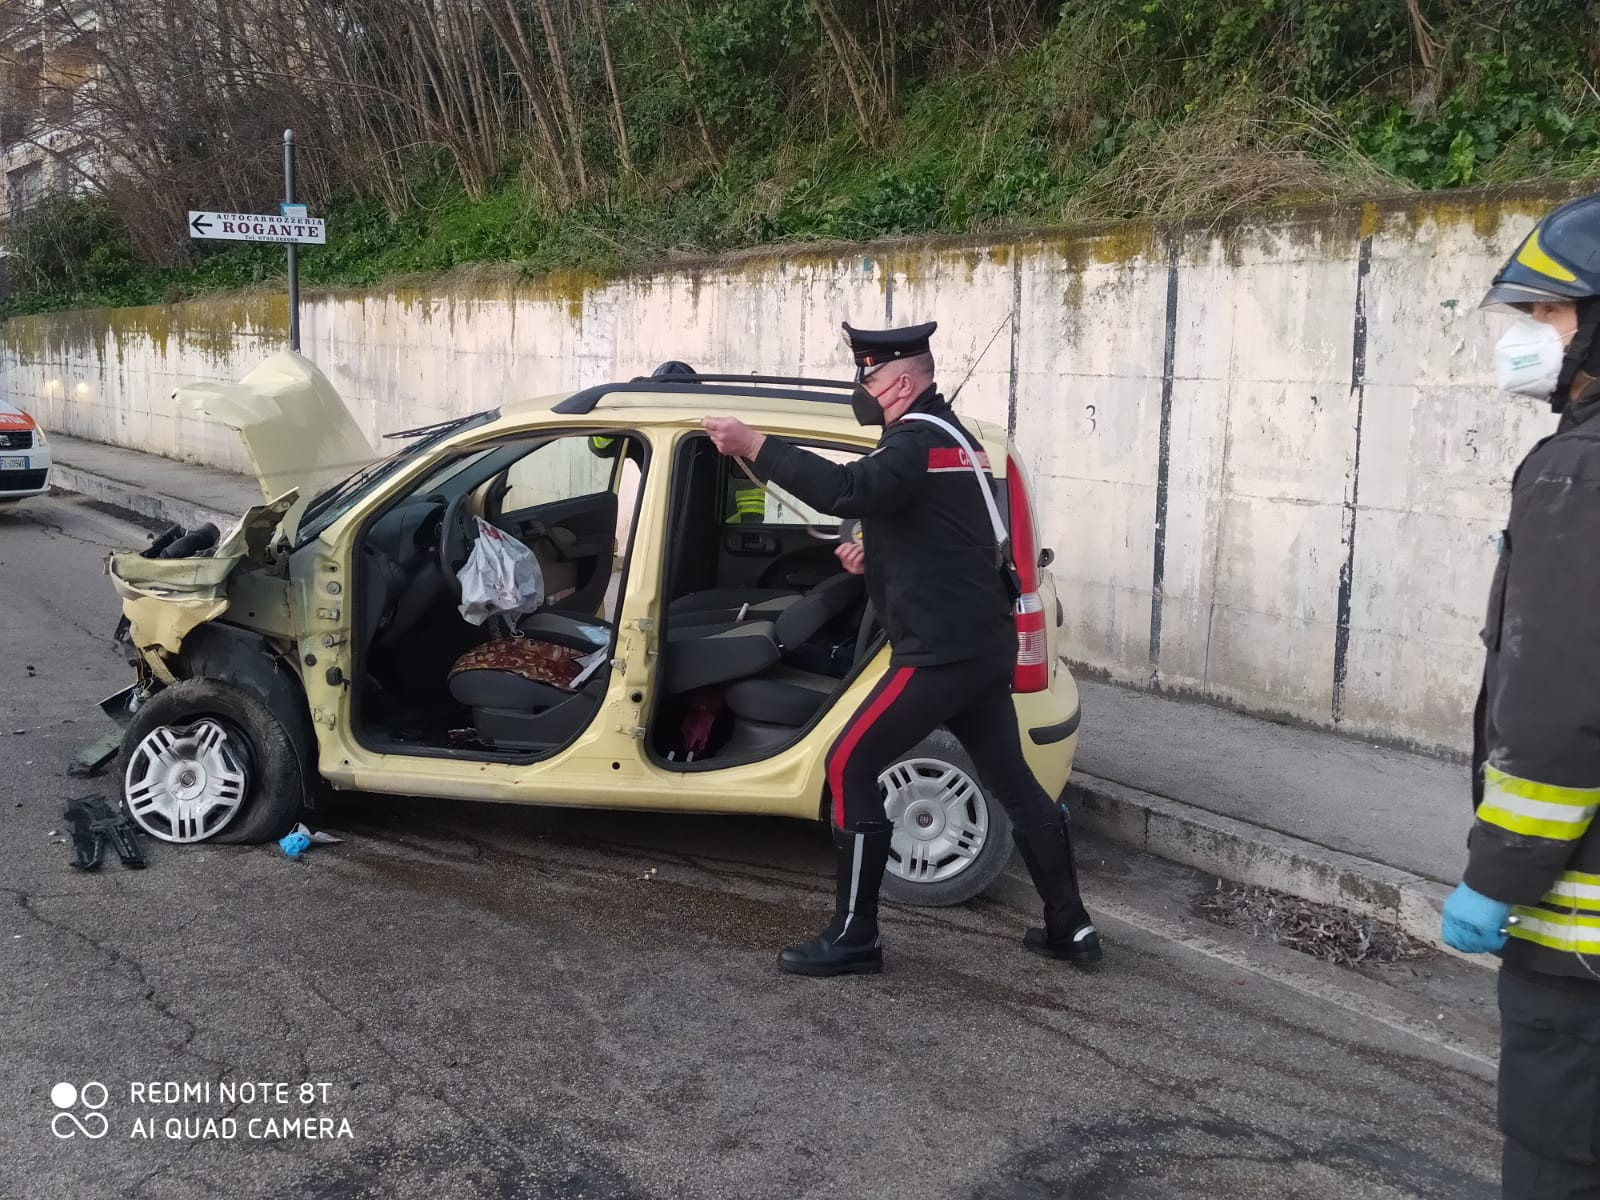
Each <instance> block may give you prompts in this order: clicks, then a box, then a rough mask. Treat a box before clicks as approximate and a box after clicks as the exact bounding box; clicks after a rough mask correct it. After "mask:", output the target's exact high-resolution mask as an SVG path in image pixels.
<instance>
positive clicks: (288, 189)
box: [283, 129, 300, 354]
mask: <svg viewBox="0 0 1600 1200" xmlns="http://www.w3.org/2000/svg"><path fill="white" fill-rule="evenodd" d="M283 202H284V203H285V204H293V203H294V202H295V201H294V130H292V129H285V130H284V131H283ZM288 251H289V349H291V350H293V351H294V352H295V353H296V354H298V353H299V352H300V247H298V246H296V245H295V244H294V243H293V242H290V243H289V244H288Z"/></svg>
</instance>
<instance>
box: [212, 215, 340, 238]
mask: <svg viewBox="0 0 1600 1200" xmlns="http://www.w3.org/2000/svg"><path fill="white" fill-rule="evenodd" d="M189 236H190V237H194V238H211V239H214V240H220V241H225V242H285V243H288V244H289V245H297V244H304V245H311V246H322V245H325V244H326V243H327V241H328V227H327V222H325V221H324V220H323V219H322V218H321V217H299V216H296V217H285V216H274V215H269V214H266V213H229V212H193V211H191V212H190V213H189Z"/></svg>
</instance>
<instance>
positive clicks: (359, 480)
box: [295, 409, 500, 549]
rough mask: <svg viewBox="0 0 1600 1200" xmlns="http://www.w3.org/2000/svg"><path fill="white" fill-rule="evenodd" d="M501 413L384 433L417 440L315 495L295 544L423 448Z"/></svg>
mask: <svg viewBox="0 0 1600 1200" xmlns="http://www.w3.org/2000/svg"><path fill="white" fill-rule="evenodd" d="M499 415H500V410H499V409H489V410H488V411H486V412H480V413H473V414H472V415H471V416H468V417H456V418H454V419H453V420H449V421H440V422H439V423H438V424H437V425H424V426H421V427H420V428H417V429H404V430H401V431H400V432H398V433H386V434H384V437H385V438H390V439H399V438H415V439H416V440H415V441H413V442H411V444H410V445H408V446H406V447H404V448H403V449H401V450H397V451H396V452H395V453H393V454H391V455H389V457H388V458H380V459H378V460H377V461H376V462H372V463H368V464H367V465H366V466H364V467H362V468H361V469H360V470H359V471H357V472H356V473H355V474H354V475H350V476H348V477H346V478H345V479H343V480H341V481H340V482H338V483H336V484H334V485H333V486H331V487H327V488H324V489H323V490H322V491H320V492H318V493H317V494H316V496H315V497H313V498H312V501H311V503H310V504H308V505H306V511H305V515H304V516H302V517H301V518H300V529H299V533H298V535H297V537H296V539H295V548H296V549H299V548H300V547H301V546H303V545H305V544H306V543H307V542H309V541H310V540H311V539H312V538H314V537H316V536H317V535H318V534H320V533H321V532H322V531H323V530H324V529H326V528H328V526H330V525H332V524H333V523H334V522H335V521H337V520H338V519H339V518H340V517H342V516H344V514H345V513H347V512H349V511H350V508H351V506H352V505H354V504H355V503H356V501H358V500H360V499H361V497H362V496H364V495H366V494H367V492H369V491H370V490H371V489H372V488H374V487H376V486H377V485H378V484H380V483H382V482H383V481H384V480H385V479H387V478H389V476H391V475H393V474H394V473H395V472H396V471H398V470H400V468H402V467H403V466H405V465H406V464H407V463H409V462H410V461H411V460H412V459H413V458H415V457H416V456H417V455H418V454H420V453H422V452H423V451H424V450H428V449H430V448H431V447H433V446H436V445H438V444H439V443H440V442H442V441H443V440H444V439H445V438H447V437H449V436H450V435H451V434H452V433H455V432H457V431H458V430H462V429H471V428H473V427H475V426H478V425H484V424H487V423H488V422H490V421H492V420H494V419H495V418H496V417H498V416H499Z"/></svg>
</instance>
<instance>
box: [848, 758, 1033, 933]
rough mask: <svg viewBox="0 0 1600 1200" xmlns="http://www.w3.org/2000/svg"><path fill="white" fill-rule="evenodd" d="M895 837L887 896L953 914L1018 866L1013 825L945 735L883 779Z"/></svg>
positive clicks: (885, 886)
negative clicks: (1013, 864) (1011, 866)
mask: <svg viewBox="0 0 1600 1200" xmlns="http://www.w3.org/2000/svg"><path fill="white" fill-rule="evenodd" d="M878 788H879V790H880V792H881V793H882V795H883V805H884V810H885V812H887V813H888V815H889V819H890V820H891V821H893V822H894V827H895V828H894V837H893V840H892V841H891V842H890V845H889V866H888V869H887V870H886V871H885V872H884V876H883V895H884V896H885V897H887V898H888V899H890V900H893V901H895V902H896V903H898V904H912V905H918V906H924V907H945V906H948V905H951V904H961V903H963V902H965V901H967V900H971V899H972V898H973V897H974V896H977V895H979V894H980V893H981V892H982V891H983V890H984V889H985V888H987V887H988V886H989V885H990V884H991V883H993V882H994V881H995V880H996V879H998V878H999V877H1000V873H1001V872H1002V871H1004V870H1005V869H1006V864H1007V863H1009V862H1010V861H1011V855H1012V854H1013V853H1014V850H1015V847H1014V846H1013V845H1012V841H1011V821H1010V819H1009V818H1008V817H1007V816H1006V814H1005V811H1004V810H1003V809H1002V808H1001V807H1000V804H999V802H998V801H997V800H995V799H994V798H993V797H992V796H990V795H989V794H988V793H987V792H986V791H985V790H984V788H983V785H982V784H981V783H980V782H979V781H978V772H977V769H976V768H975V767H974V766H973V765H972V759H970V758H969V757H967V752H966V751H965V750H963V749H962V748H961V743H960V742H958V741H956V739H955V737H954V735H952V734H950V733H949V732H947V731H945V730H943V729H939V730H935V731H934V732H933V733H932V734H930V735H929V736H928V737H927V738H925V739H924V740H923V741H922V742H921V743H920V744H919V745H918V746H917V747H916V748H915V749H913V750H912V751H911V752H910V753H908V754H905V755H902V756H901V757H900V759H898V760H897V761H896V762H895V763H893V764H892V765H891V766H890V767H889V768H888V769H887V770H886V771H884V772H883V774H881V775H880V776H878Z"/></svg>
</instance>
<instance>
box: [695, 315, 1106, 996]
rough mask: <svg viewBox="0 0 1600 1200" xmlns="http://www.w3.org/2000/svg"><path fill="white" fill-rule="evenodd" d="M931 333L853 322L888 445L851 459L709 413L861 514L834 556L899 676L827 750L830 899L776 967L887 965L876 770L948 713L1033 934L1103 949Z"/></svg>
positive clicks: (860, 399) (1053, 944) (773, 461)
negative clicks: (1033, 902)
mask: <svg viewBox="0 0 1600 1200" xmlns="http://www.w3.org/2000/svg"><path fill="white" fill-rule="evenodd" d="M934 329H935V325H934V324H933V323H932V322H930V323H928V324H926V325H916V326H912V327H910V328H905V329H882V330H865V329H852V328H851V327H850V326H849V325H846V326H845V327H844V331H845V336H846V338H847V339H848V342H849V345H850V349H851V352H852V353H853V355H854V356H855V362H856V381H857V385H856V389H855V391H854V393H853V395H852V406H853V408H854V411H855V415H856V419H857V420H858V421H860V422H861V423H862V424H863V425H882V426H883V427H884V432H883V436H882V437H881V438H880V439H879V441H878V447H877V449H876V450H874V451H873V452H872V453H871V454H868V455H866V456H865V457H863V458H861V459H859V460H857V461H855V462H851V463H847V464H839V463H833V462H829V461H828V460H827V459H825V458H822V457H821V456H819V455H816V454H812V453H811V452H809V451H807V450H803V449H801V448H800V447H798V446H794V445H791V444H790V443H788V442H786V441H784V440H783V439H781V438H777V437H771V436H768V435H765V434H761V433H758V432H756V431H755V430H753V429H751V428H750V427H749V426H747V425H745V424H744V423H743V422H742V421H739V420H737V419H735V418H732V417H707V418H706V420H705V428H706V430H707V431H708V432H709V433H710V435H711V439H712V441H713V442H715V443H716V446H717V449H718V450H720V451H721V452H722V453H723V454H726V455H731V456H734V457H739V458H744V459H748V460H750V461H751V462H752V463H753V465H754V468H755V470H756V472H757V473H758V474H760V475H761V476H763V477H764V478H766V479H768V480H770V481H772V482H774V483H776V484H778V485H779V486H781V487H783V488H784V489H786V490H787V491H789V492H790V493H791V494H793V495H794V496H796V497H798V498H799V499H800V500H802V501H804V502H805V503H806V504H808V505H810V506H811V507H812V508H814V509H816V510H817V511H818V512H825V513H831V514H833V515H835V516H838V517H843V518H850V517H854V518H859V519H860V521H861V529H862V541H861V542H859V543H854V542H853V543H850V544H846V545H842V546H840V547H839V550H838V556H839V559H840V562H841V563H843V565H844V566H845V568H846V569H847V570H850V571H854V572H856V573H858V574H859V573H863V572H864V573H865V575H866V582H867V591H868V594H869V596H870V597H871V599H872V604H873V607H874V608H875V609H876V611H877V612H878V614H879V618H880V620H881V621H882V622H883V627H884V629H885V630H886V631H887V632H888V635H889V644H890V648H891V651H892V657H891V659H890V669H889V672H888V673H887V674H886V675H885V676H884V679H883V681H882V682H881V683H880V684H879V685H878V686H877V687H876V688H875V689H874V690H873V692H872V694H871V695H869V696H868V697H867V698H866V700H865V701H864V702H863V703H862V705H861V707H860V708H859V709H858V710H857V711H856V713H855V715H854V716H853V717H851V719H850V720H849V722H848V723H847V724H846V725H845V728H844V732H843V733H841V734H840V736H839V739H838V741H837V742H835V743H834V745H833V748H832V749H831V750H830V751H829V753H828V761H827V777H828V788H829V792H830V793H831V796H832V800H833V840H834V847H835V878H836V889H835V903H834V913H833V919H832V920H831V921H829V922H828V924H827V926H826V927H825V928H824V929H823V930H822V932H821V933H819V934H818V935H817V936H816V937H814V938H812V939H811V940H810V941H808V942H804V943H802V944H801V945H798V946H791V947H789V948H788V949H787V950H784V951H783V953H782V954H781V955H779V959H778V966H779V969H780V970H783V971H787V972H791V973H794V974H800V975H839V974H844V973H847V972H857V973H874V972H877V971H881V970H882V969H883V947H882V942H881V939H880V938H879V935H878V889H879V887H880V885H881V884H882V882H883V872H884V868H885V866H886V865H887V863H888V858H889V840H890V834H891V832H892V829H893V825H892V824H891V822H890V821H889V820H888V819H887V815H886V813H885V811H884V807H883V801H882V799H881V797H880V794H879V790H878V776H879V774H880V773H881V772H882V771H883V770H884V769H885V768H886V767H888V766H889V765H890V764H891V763H892V762H893V761H894V760H895V759H897V758H899V757H900V756H901V755H903V754H904V753H905V752H906V751H908V750H910V749H911V748H912V747H914V746H915V745H916V744H917V743H918V742H920V741H921V740H922V739H923V738H925V737H926V736H927V735H928V734H930V733H932V732H933V731H934V730H935V729H936V728H938V727H939V726H941V725H943V726H944V727H945V728H947V729H948V730H949V731H950V732H951V733H952V734H954V735H955V737H956V738H957V739H958V740H959V741H960V742H961V745H962V746H963V747H964V748H965V749H966V751H967V753H968V755H969V756H971V758H972V762H973V765H974V766H975V767H976V768H977V771H978V775H979V778H980V780H981V782H982V783H983V785H984V787H985V789H986V790H987V791H988V792H989V793H990V794H991V795H993V796H995V797H996V798H997V799H998V800H999V802H1000V803H1001V804H1002V805H1003V806H1004V808H1005V810H1006V812H1007V813H1008V814H1009V815H1010V817H1011V821H1012V824H1013V826H1014V830H1015V832H1014V836H1015V838H1016V842H1017V847H1018V849H1019V850H1020V851H1021V852H1022V858H1023V861H1024V862H1026V863H1027V865H1028V873H1029V874H1030V875H1031V876H1032V877H1033V884H1034V887H1036V888H1037V889H1038V891H1039V895H1040V897H1041V898H1042V899H1043V901H1044V928H1042V929H1030V930H1028V932H1027V935H1026V937H1025V938H1024V943H1025V945H1026V946H1027V948H1028V949H1030V950H1032V951H1035V952H1036V953H1039V954H1044V955H1048V956H1050V957H1053V958H1059V959H1064V960H1066V961H1067V962H1070V963H1074V964H1077V965H1080V966H1086V965H1089V964H1092V963H1095V962H1098V961H1099V960H1100V957H1101V949H1100V938H1099V935H1098V934H1097V933H1096V931H1095V927H1094V925H1093V923H1092V922H1091V921H1090V919H1089V914H1088V912H1087V911H1085V909H1084V906H1083V901H1082V899H1081V898H1080V897H1079V894H1078V877H1077V871H1076V869H1075V867H1074V865H1073V858H1072V845H1071V841H1070V839H1069V837H1068V833H1067V827H1066V822H1065V821H1064V819H1063V815H1062V811H1061V809H1060V808H1059V807H1058V806H1057V805H1055V804H1054V803H1052V801H1051V799H1050V797H1048V796H1046V795H1045V793H1044V789H1043V788H1041V787H1040V786H1039V783H1038V781H1037V780H1036V779H1034V777H1033V772H1032V771H1030V770H1029V769H1028V764H1027V762H1026V760H1025V759H1024V758H1023V755H1022V743H1021V738H1020V735H1019V734H1018V731H1017V720H1016V709H1015V707H1014V706H1013V704H1012V700H1011V680H1012V675H1013V671H1014V668H1015V662H1016V651H1017V639H1016V626H1015V623H1014V621H1013V618H1012V601H1011V598H1010V595H1009V594H1008V592H1007V588H1006V585H1005V583H1004V579H1003V575H1002V573H1001V570H1000V569H999V567H998V566H997V556H998V551H997V546H996V539H995V533H994V528H993V525H992V523H991V521H990V518H989V509H988V506H987V505H986V504H985V502H984V499H983V495H982V493H981V492H980V491H979V490H978V489H979V480H978V477H977V475H976V473H975V472H973V471H972V470H971V468H970V465H964V464H968V463H969V459H968V458H967V456H966V454H965V453H964V446H965V447H972V448H973V449H976V442H975V441H974V439H973V438H972V436H971V435H970V434H969V433H968V432H967V431H966V430H965V429H964V428H962V426H961V423H960V421H959V420H958V419H957V418H956V414H955V412H954V410H953V409H952V408H951V407H950V405H949V404H948V403H947V402H946V401H945V398H944V397H943V396H942V395H940V394H939V389H938V387H937V385H936V384H935V383H934V362H933V353H932V349H931V347H930V344H929V338H930V337H931V336H932V334H933V332H934ZM928 417H933V418H937V419H938V420H939V421H942V422H944V423H946V424H947V425H948V426H950V427H951V428H952V429H953V430H954V431H957V432H958V433H959V438H952V436H951V435H950V433H949V432H946V431H945V430H944V429H942V428H941V427H940V426H939V425H938V424H935V423H934V422H933V421H930V420H928V419H926V418H928ZM958 442H960V443H963V444H964V445H963V444H958ZM982 466H983V467H984V468H985V470H984V475H983V483H984V484H985V485H986V486H988V487H990V488H991V489H992V488H993V480H992V478H991V477H990V476H989V474H988V471H987V467H988V464H987V462H984V463H982Z"/></svg>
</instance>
